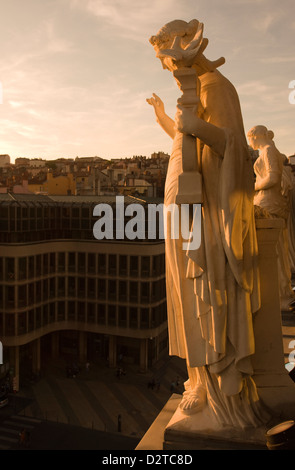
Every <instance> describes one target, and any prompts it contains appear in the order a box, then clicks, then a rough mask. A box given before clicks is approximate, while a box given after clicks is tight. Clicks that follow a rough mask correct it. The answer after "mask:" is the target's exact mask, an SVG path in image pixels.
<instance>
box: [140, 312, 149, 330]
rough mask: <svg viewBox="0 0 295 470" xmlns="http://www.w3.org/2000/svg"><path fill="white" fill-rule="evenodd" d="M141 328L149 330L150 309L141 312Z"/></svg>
mask: <svg viewBox="0 0 295 470" xmlns="http://www.w3.org/2000/svg"><path fill="white" fill-rule="evenodd" d="M140 328H149V309H148V308H142V309H141V310H140Z"/></svg>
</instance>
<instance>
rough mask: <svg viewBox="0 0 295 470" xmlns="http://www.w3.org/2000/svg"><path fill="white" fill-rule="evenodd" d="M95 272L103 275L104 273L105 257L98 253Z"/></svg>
mask: <svg viewBox="0 0 295 470" xmlns="http://www.w3.org/2000/svg"><path fill="white" fill-rule="evenodd" d="M97 271H98V272H99V273H100V274H105V273H106V255H105V254H103V253H100V254H99V255H98V266H97Z"/></svg>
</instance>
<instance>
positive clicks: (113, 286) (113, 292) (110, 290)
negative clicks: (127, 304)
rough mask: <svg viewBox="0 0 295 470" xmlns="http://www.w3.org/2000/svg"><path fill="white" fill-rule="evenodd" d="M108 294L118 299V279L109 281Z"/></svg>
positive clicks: (110, 297)
mask: <svg viewBox="0 0 295 470" xmlns="http://www.w3.org/2000/svg"><path fill="white" fill-rule="evenodd" d="M108 294H109V299H111V300H116V298H117V282H116V281H109V288H108Z"/></svg>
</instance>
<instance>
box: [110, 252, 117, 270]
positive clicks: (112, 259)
mask: <svg viewBox="0 0 295 470" xmlns="http://www.w3.org/2000/svg"><path fill="white" fill-rule="evenodd" d="M109 274H112V275H116V274H117V256H116V255H109Z"/></svg>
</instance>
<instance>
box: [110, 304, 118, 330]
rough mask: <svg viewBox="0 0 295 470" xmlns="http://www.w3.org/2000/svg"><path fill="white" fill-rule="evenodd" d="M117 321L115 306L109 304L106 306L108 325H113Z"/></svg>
mask: <svg viewBox="0 0 295 470" xmlns="http://www.w3.org/2000/svg"><path fill="white" fill-rule="evenodd" d="M116 323H117V321H116V306H115V305H109V306H108V325H112V326H115V325H116Z"/></svg>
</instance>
